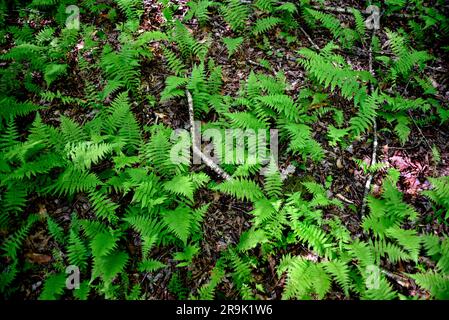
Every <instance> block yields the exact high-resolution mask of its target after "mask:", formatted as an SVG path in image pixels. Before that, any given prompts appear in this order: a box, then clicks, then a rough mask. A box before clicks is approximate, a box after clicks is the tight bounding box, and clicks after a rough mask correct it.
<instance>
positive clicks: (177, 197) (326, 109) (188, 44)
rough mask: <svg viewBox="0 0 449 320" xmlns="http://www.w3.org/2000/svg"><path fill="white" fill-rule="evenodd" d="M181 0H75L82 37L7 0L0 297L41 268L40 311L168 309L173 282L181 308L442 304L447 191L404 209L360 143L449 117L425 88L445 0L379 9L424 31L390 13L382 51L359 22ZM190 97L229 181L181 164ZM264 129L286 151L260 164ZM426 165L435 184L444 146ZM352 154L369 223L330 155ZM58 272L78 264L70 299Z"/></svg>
mask: <svg viewBox="0 0 449 320" xmlns="http://www.w3.org/2000/svg"><path fill="white" fill-rule="evenodd" d="M178 2H179V1H169V0H163V1H160V2H159V5H160V7H159V5H158V7H157V8H156V7H153V6H152V5H148V3H146V2H142V1H137V0H115V1H94V0H85V1H80V2H79V3H77V5H78V7H79V8H80V12H81V20H82V23H81V25H80V30H76V29H71V28H69V27H68V26H66V25H65V23H66V19H67V16H68V14H67V13H66V12H65V10H66V7H67V6H68V5H69V4H72V3H70V2H69V1H67V0H33V1H22V2H19V1H13V3H7V2H5V1H3V2H0V29H1V30H0V43H1V44H2V48H3V50H2V53H1V54H0V60H1V63H0V65H1V66H0V75H1V76H0V229H1V230H0V231H1V232H0V238H1V246H0V247H1V255H2V264H1V268H0V293H1V294H2V297H4V298H5V299H10V298H17V297H23V296H25V297H26V298H28V297H30V295H29V294H28V291H30V290H28V291H27V290H25V289H26V285H25V286H24V284H26V283H25V282H24V280H23V279H25V278H28V277H30V276H31V277H38V278H40V279H41V280H42V279H43V285H42V286H40V287H39V286H37V288H36V289H35V288H33V290H31V291H30V292H32V293H31V296H32V297H38V298H39V299H42V300H54V299H79V300H86V299H89V298H95V299H97V298H98V299H115V300H121V299H130V300H136V299H148V298H150V299H153V298H160V297H159V296H154V294H155V293H159V292H165V293H166V292H167V291H164V290H162V291H161V290H153V291H151V290H149V289H151V288H153V287H154V286H160V285H163V286H164V285H166V284H167V282H168V285H167V288H163V289H167V290H168V291H169V293H170V294H171V296H170V297H176V298H178V299H204V300H209V299H228V298H233V299H235V298H240V299H267V298H272V297H270V296H269V293H270V292H271V291H272V289H273V288H272V286H271V285H272V284H277V287H276V288H275V289H276V291H282V298H283V299H330V298H336V297H337V298H343V297H344V298H345V299H373V300H387V299H388V300H389V299H397V298H413V299H415V298H422V297H425V298H430V299H448V298H449V297H448V291H449V289H448V288H449V280H448V279H449V238H448V237H447V235H445V234H444V233H442V232H441V230H444V226H440V225H435V224H436V223H437V222H438V223H445V222H446V221H445V220H447V217H448V216H449V201H448V199H449V180H448V177H444V176H443V177H429V178H427V179H428V181H429V182H430V184H431V188H430V189H428V190H426V191H423V192H421V193H419V194H416V195H414V194H413V195H404V194H403V192H401V191H400V190H403V189H402V188H401V186H402V187H403V186H404V184H403V183H402V182H403V181H402V179H401V174H403V175H404V176H405V175H406V174H408V173H404V172H401V173H400V172H398V171H396V170H394V169H390V170H388V171H387V170H384V169H385V168H386V166H387V161H381V159H378V160H379V161H378V163H377V165H373V166H368V165H367V164H366V163H365V162H364V161H362V160H359V159H356V157H357V158H363V155H364V154H365V153H366V152H367V150H368V149H369V148H368V149H367V147H366V146H367V145H369V143H370V140H369V139H368V140H365V138H366V137H367V136H368V135H371V134H373V133H375V134H377V135H378V138H379V147H378V148H380V146H383V145H384V143H387V142H388V145H389V146H390V145H393V146H394V145H395V143H396V142H397V141H399V143H400V144H401V145H402V146H403V147H404V148H405V149H408V148H409V146H407V145H406V144H407V142H408V140H409V138H410V136H411V134H412V132H414V130H413V126H415V127H418V129H419V127H423V128H424V127H425V128H432V127H433V126H435V128H436V126H437V125H440V126H441V125H445V124H446V122H447V120H448V119H449V111H448V110H447V106H445V104H444V99H443V98H444V97H443V93H444V92H441V90H442V89H444V85H445V84H444V81H443V80H444V79H443V80H441V79H442V78H440V77H439V76H434V71H435V72H438V73H440V71H441V70H442V69H440V68H439V64H441V57H440V55H441V53H442V52H443V53H444V52H445V51H447V49H448V48H446V47H443V46H442V45H441V43H444V41H443V39H445V38H447V35H449V23H448V21H447V18H446V17H445V15H444V12H443V11H441V12H440V5H441V4H442V3H443V2H442V1H437V2H436V3H435V5H434V4H433V3H432V4H431V5H429V4H425V3H424V2H423V1H411V2H410V1H409V2H407V6H405V1H402V0H399V1H397V0H395V1H386V2H385V4H384V6H383V9H382V10H383V14H384V15H385V16H388V15H389V14H390V13H404V12H405V13H410V14H413V15H415V16H416V19H409V20H410V21H407V23H406V24H403V25H402V28H403V29H395V30H391V29H387V25H391V21H393V20H394V19H393V20H391V21H390V22H388V21H387V19H384V20H382V21H383V23H384V24H385V28H384V30H385V31H386V32H385V34H386V38H385V37H384V36H383V35H381V34H380V33H379V32H380V31H378V32H377V35H374V36H373V37H371V41H370V39H369V38H368V37H367V35H366V34H367V31H368V30H367V26H366V25H365V21H364V17H363V15H362V13H361V12H360V11H359V10H357V9H355V8H346V9H347V10H346V13H351V14H349V15H346V14H345V15H343V14H341V15H337V14H330V13H325V12H324V11H319V10H315V8H316V7H315V6H314V5H313V4H312V3H310V1H307V0H305V1H300V3H299V4H298V3H294V2H288V1H287V2H285V1H281V2H279V1H275V0H256V1H240V0H226V1H221V2H220V1H208V0H192V1H189V2H188V3H187V7H188V8H187V11H185V10H184V9H185V8H186V7H185V6H184V4H180V3H178ZM318 3H319V4H324V1H318ZM311 5H313V7H312V6H311ZM159 8H160V9H161V10H160V11H161V12H160V13H161V15H162V16H159ZM404 8H405V9H404ZM404 10H405V11H404ZM327 11H331V10H327ZM327 11H326V12H327ZM403 11H404V12H403ZM184 13H185V14H184ZM148 14H150V15H151V19H150V20H151V21H150V20H148V19H147V18H148V17H146V15H148ZM153 15H154V16H153ZM337 17H338V18H337ZM298 18H299V19H298ZM181 20H182V21H181ZM6 22H8V24H7V23H6ZM149 22H151V23H150V24H149ZM303 22H305V24H304V23H303ZM158 24H159V25H158ZM393 25H396V24H395V22H394V24H393ZM299 27H301V29H300V28H299ZM217 28H218V29H217ZM148 30H151V31H148ZM217 30H218V31H219V32H217ZM304 31H306V32H304ZM368 32H369V31H368ZM304 33H307V35H305V34H304ZM223 35H226V37H224V36H223ZM308 35H310V37H311V39H316V44H317V45H318V46H319V47H320V48H321V49H317V46H316V45H309V43H307V42H306V40H307V39H306V38H308ZM329 37H330V38H331V40H332V41H330V42H328V43H327V44H323V43H325V41H326V39H327V38H329ZM309 41H310V40H309ZM314 41H315V40H314ZM369 41H370V42H369ZM337 44H338V45H337ZM370 48H371V49H372V50H371V54H372V56H371V55H370V54H368V50H369V49H370ZM298 49H299V51H297V52H295V50H298ZM428 52H431V53H432V54H434V55H435V56H436V57H435V58H434V57H433V56H431V55H430V54H429V53H428ZM223 54H227V56H228V59H224V60H223V59H222V57H220V55H223ZM250 58H251V59H254V60H255V61H257V63H253V62H252V61H251V63H245V61H248V59H250ZM370 58H372V60H373V64H372V67H373V68H370V66H369V65H368V64H369V61H370ZM443 60H444V59H443ZM430 62H432V65H428V64H429V63H430ZM443 62H444V61H443ZM287 67H288V68H287ZM290 67H293V69H291V68H290ZM370 69H373V70H370ZM277 70H281V71H277ZM443 78H444V77H443ZM238 83H240V88H237V87H238ZM161 84H165V86H163V85H161ZM186 90H188V91H189V92H190V93H191V95H192V99H193V109H194V115H193V116H194V119H195V120H197V121H200V122H201V129H200V130H201V134H204V136H207V135H209V136H208V138H210V135H211V134H210V131H208V129H213V130H215V131H213V132H214V134H216V135H217V136H218V135H221V137H224V138H225V139H218V138H217V139H216V137H214V136H213V134H212V137H211V144H210V146H213V155H214V156H216V157H217V158H219V160H221V162H218V165H219V166H220V167H221V168H222V169H223V170H224V171H226V172H227V173H228V174H229V175H230V176H231V178H230V179H222V178H223V177H220V176H219V175H217V174H216V173H215V172H214V170H212V169H210V168H209V166H208V165H207V164H206V165H205V164H201V165H197V164H196V163H195V164H192V165H191V164H190V156H191V151H192V150H191V141H190V137H189V136H188V134H187V130H186V131H184V132H183V133H182V134H178V133H179V131H177V130H175V129H179V128H183V129H190V127H189V120H188V119H189V115H188V110H187V99H186ZM375 124H376V125H377V131H375V132H374V130H372V129H373V128H374V125H375ZM227 129H234V131H233V132H232V134H231V133H230V131H228V130H227ZM270 129H277V130H278V131H277V133H278V135H277V136H275V135H272V136H269V135H268V136H265V137H266V139H265V140H266V141H258V143H257V148H262V149H263V148H264V147H268V146H269V145H271V144H273V145H276V146H277V150H275V151H276V152H277V155H278V158H274V157H273V156H274V155H275V154H273V153H269V154H268V150H265V151H267V152H265V153H264V154H262V155H260V156H259V155H258V156H257V157H256V158H254V157H252V156H253V155H254V151H255V142H254V140H251V137H248V136H249V134H248V133H254V134H256V135H259V134H261V133H268V131H269V130H270ZM390 134H394V135H396V136H397V138H398V140H397V139H392V137H391V135H390ZM245 135H246V136H245ZM364 136H366V137H364ZM258 137H259V136H258ZM226 138H232V140H233V143H234V142H236V145H234V146H232V148H230V147H229V145H227V143H226V142H227V141H226ZM261 140H264V139H261ZM440 140H441V139H440ZM435 141H439V140H435ZM202 142H203V144H201V147H204V145H206V144H207V142H206V141H202ZM259 143H260V144H259ZM431 143H432V142H431ZM435 143H437V142H435ZM240 147H241V149H237V148H240ZM360 147H361V148H362V149H363V150H362V151H363V152H360V150H361V149H360ZM395 147H396V146H394V147H393V148H395ZM429 147H430V146H429ZM176 148H181V149H182V151H186V152H185V153H184V154H182V155H179V154H178V156H179V157H177V158H176V159H174V158H175V157H174V154H173V152H174V151H177V150H175V149H176ZM438 148H440V149H438ZM384 149H385V150H386V149H387V148H384ZM263 150H264V149H263ZM178 151H179V150H178ZM204 151H209V150H206V149H204ZM258 151H261V150H258ZM428 151H429V152H430V151H431V152H432V156H433V160H434V165H435V166H438V167H436V169H438V170H436V171H435V170H433V171H435V172H437V171H438V172H440V171H441V170H443V169H444V168H443V165H444V161H445V156H446V153H445V150H444V148H442V147H441V145H437V144H435V145H434V146H433V147H431V150H428ZM364 152H365V153H364ZM240 153H241V154H243V158H244V159H243V160H242V159H239V158H238V155H240ZM348 153H350V154H353V156H354V159H353V160H354V162H355V164H356V165H357V167H358V168H357V170H354V171H353V172H352V171H350V173H351V175H350V176H348V177H346V178H345V179H346V180H345V179H343V180H344V181H346V182H347V181H352V180H353V179H352V178H351V177H353V176H354V177H355V178H354V179H358V178H360V177H359V175H360V172H361V171H363V174H365V175H366V174H373V176H374V178H373V183H372V184H373V185H374V184H375V185H376V187H375V188H373V193H372V194H369V195H368V198H367V199H368V200H367V210H368V211H366V214H364V216H362V217H357V216H356V214H355V213H354V212H357V210H358V209H359V208H358V206H359V204H360V203H361V202H362V200H363V199H362V198H361V196H362V193H360V194H359V196H357V195H356V194H357V192H356V191H357V190H356V189H354V188H355V187H357V186H358V185H359V183H358V182H357V183H355V184H354V185H353V186H350V185H349V186H345V188H341V187H342V185H341V183H342V181H343V180H341V177H340V176H339V177H337V176H332V175H331V174H334V173H335V171H334V169H333V162H329V159H331V160H332V159H334V158H335V157H344V156H345V154H346V155H347V154H348ZM370 153H371V150H370ZM379 154H380V152H379V150H378V157H380V156H379ZM250 159H251V160H254V161H250ZM346 164H348V162H346ZM292 167H293V168H294V170H291V168H292ZM337 167H338V169H341V168H340V166H339V165H338V163H337ZM344 169H345V170H344V171H342V173H341V174H347V173H348V171H346V170H347V169H351V170H352V169H353V168H344ZM440 169H441V170H440ZM425 170H426V168H425V167H423V169H422V170H421V171H422V172H426V171H425ZM292 171H294V172H292ZM421 171H420V174H422V172H421ZM349 178H351V179H349ZM407 178H408V177H407V176H405V179H407ZM421 178H422V177H421V176H420V177H419V179H420V182H421V183H422V181H423V180H422V179H421ZM348 179H349V180H348ZM381 179H382V180H383V182H382V185H381V186H379V182H380V180H381ZM359 180H360V179H359ZM323 184H324V185H323ZM422 186H424V184H423V183H422ZM359 191H363V190H359ZM423 196H424V197H423ZM338 199H340V200H341V201H340V200H338ZM426 199H427V200H426ZM428 200H430V201H431V202H432V205H433V206H429V205H427V203H426V202H425V201H428ZM351 202H353V203H351ZM412 203H415V204H416V203H419V206H417V207H416V208H415V207H414V206H412ZM423 209H425V210H426V211H425V216H422V215H421V214H420V212H423V211H422V210H423ZM352 211H354V212H352ZM223 215H224V217H225V220H226V219H227V218H229V219H231V220H232V221H224V220H222V216H223ZM443 217H444V218H443ZM217 219H218V220H217ZM217 221H218V222H217ZM429 223H432V225H431V227H432V228H430V229H429V226H428V224H429ZM228 230H233V232H232V234H228V233H227V232H228ZM429 230H433V231H432V233H429V234H426V233H425V232H429ZM234 231H235V232H234ZM212 240H213V242H214V243H213V246H210V245H211V242H210V241H212ZM35 253H37V254H42V257H45V256H50V257H51V262H50V263H40V262H35V261H33V259H32V258H33V257H34V256H35ZM30 254H31V255H30ZM204 256H207V257H206V258H207V259H204ZM30 257H31V258H30ZM36 257H38V256H36ZM209 258H212V260H213V261H212V260H211V261H212V262H213V264H212V265H209V266H207V265H204V266H203V265H202V266H201V268H199V269H198V263H200V264H201V263H203V262H204V261H209V260H210V259H209ZM68 265H75V266H77V267H79V268H80V271H81V276H82V281H81V283H80V288H79V289H77V290H74V291H68V290H64V288H66V280H67V277H68V275H67V274H65V273H64V270H65V269H66V267H67V266H68ZM198 270H200V271H201V272H202V274H198V273H197V271H198ZM270 272H271V274H270ZM406 272H407V273H406ZM170 275H171V277H170ZM167 276H169V277H170V280H169V281H168V278H167ZM398 279H400V280H398ZM148 280H150V282H152V283H149V282H148ZM403 280H404V281H405V282H406V283H407V284H410V285H411V287H413V290H407V288H406V286H405V285H402V281H403ZM267 281H268V282H267ZM415 287H416V288H415ZM415 289H416V290H415ZM24 290H25V291H24ZM416 293H417V294H419V295H417V294H416Z"/></svg>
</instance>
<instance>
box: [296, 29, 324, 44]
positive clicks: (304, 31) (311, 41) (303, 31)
mask: <svg viewBox="0 0 449 320" xmlns="http://www.w3.org/2000/svg"><path fill="white" fill-rule="evenodd" d="M299 29H300V30H301V31H302V33H304V35H305V36H306V38H307V40H309V42H310V44H311V45H312V46H313V47H314V48H315V49H317V50H320V47H318V46H317V44H316V43H315V42H313V40H312V38H311V37H310V36H309V34H308V33H307V32H306V30H304V29H303V28H302V27H301V26H299Z"/></svg>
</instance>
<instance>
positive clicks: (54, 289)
mask: <svg viewBox="0 0 449 320" xmlns="http://www.w3.org/2000/svg"><path fill="white" fill-rule="evenodd" d="M65 287H66V275H65V274H63V273H58V274H52V275H50V276H48V277H47V279H46V280H45V283H44V288H43V290H42V292H41V294H40V296H39V300H56V299H58V298H59V296H61V295H62V294H63V293H64V289H65Z"/></svg>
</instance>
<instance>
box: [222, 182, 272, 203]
mask: <svg viewBox="0 0 449 320" xmlns="http://www.w3.org/2000/svg"><path fill="white" fill-rule="evenodd" d="M214 190H217V191H220V192H223V193H227V194H229V195H231V196H233V197H236V198H237V199H241V200H250V201H256V200H257V199H260V198H262V196H263V194H262V190H260V187H259V186H258V185H257V184H256V183H255V182H254V181H251V180H246V179H242V178H239V179H237V178H236V179H232V180H229V181H225V182H223V183H221V184H219V185H217V186H216V187H214Z"/></svg>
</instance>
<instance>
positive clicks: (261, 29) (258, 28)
mask: <svg viewBox="0 0 449 320" xmlns="http://www.w3.org/2000/svg"><path fill="white" fill-rule="evenodd" d="M280 22H281V19H280V18H276V17H266V18H262V19H258V20H257V21H256V24H255V25H254V27H253V33H254V35H256V36H258V35H260V34H262V33H266V32H267V31H269V30H271V29H273V28H274V27H276V26H277V25H278V24H279V23H280Z"/></svg>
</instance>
